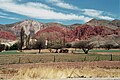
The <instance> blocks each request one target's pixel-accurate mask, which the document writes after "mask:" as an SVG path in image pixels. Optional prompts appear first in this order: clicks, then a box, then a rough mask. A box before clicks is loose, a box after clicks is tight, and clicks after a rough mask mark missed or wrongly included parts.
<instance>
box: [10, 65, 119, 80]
mask: <svg viewBox="0 0 120 80" xmlns="http://www.w3.org/2000/svg"><path fill="white" fill-rule="evenodd" d="M81 77H86V78H91V77H92V78H112V77H116V78H118V77H120V69H102V68H94V69H92V68H87V67H86V68H79V69H78V68H76V69H74V68H52V67H39V68H22V69H20V70H19V71H18V73H17V74H16V75H15V76H14V77H13V78H12V79H11V80H43V79H63V78H81Z"/></svg>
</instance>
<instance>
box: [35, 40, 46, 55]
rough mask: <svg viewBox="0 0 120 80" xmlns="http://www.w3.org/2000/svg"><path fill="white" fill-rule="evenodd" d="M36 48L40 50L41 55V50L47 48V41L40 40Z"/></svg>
mask: <svg viewBox="0 0 120 80" xmlns="http://www.w3.org/2000/svg"><path fill="white" fill-rule="evenodd" d="M34 48H36V49H39V53H40V52H41V50H42V49H44V48H45V39H43V38H39V39H38V40H37V42H36V43H35V46H34Z"/></svg>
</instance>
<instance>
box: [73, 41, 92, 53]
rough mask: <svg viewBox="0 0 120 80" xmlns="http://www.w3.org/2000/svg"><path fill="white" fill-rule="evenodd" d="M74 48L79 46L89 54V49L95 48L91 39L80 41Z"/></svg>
mask: <svg viewBox="0 0 120 80" xmlns="http://www.w3.org/2000/svg"><path fill="white" fill-rule="evenodd" d="M73 47H74V48H79V49H82V50H83V51H84V53H85V54H88V52H89V50H91V49H93V48H94V44H93V43H91V42H90V41H79V42H76V43H75V44H74V45H73Z"/></svg>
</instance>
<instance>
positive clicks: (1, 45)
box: [0, 44, 5, 52]
mask: <svg viewBox="0 0 120 80" xmlns="http://www.w3.org/2000/svg"><path fill="white" fill-rule="evenodd" d="M3 50H5V45H4V44H0V52H1V51H3Z"/></svg>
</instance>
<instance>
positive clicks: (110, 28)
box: [0, 19, 120, 42]
mask: <svg viewBox="0 0 120 80" xmlns="http://www.w3.org/2000/svg"><path fill="white" fill-rule="evenodd" d="M21 27H23V28H24V30H25V34H26V35H29V34H30V35H31V36H32V37H33V36H34V38H39V37H40V36H41V35H44V36H45V37H46V38H47V39H51V40H55V39H59V40H63V39H65V41H66V42H71V41H75V40H86V39H90V38H93V37H95V36H100V37H102V38H103V37H105V36H108V35H116V36H120V20H113V21H108V20H97V19H92V20H90V21H88V22H87V23H85V24H73V25H63V24H60V23H41V22H38V21H34V20H24V21H20V22H17V23H13V24H7V25H0V31H3V32H4V31H5V32H8V33H12V34H13V35H15V36H17V37H19V34H20V29H21ZM8 33H1V34H0V36H1V37H0V38H4V36H3V34H7V35H8ZM10 36H11V35H10ZM8 38H9V36H8ZM8 38H7V39H8ZM10 39H11V38H10Z"/></svg>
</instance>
